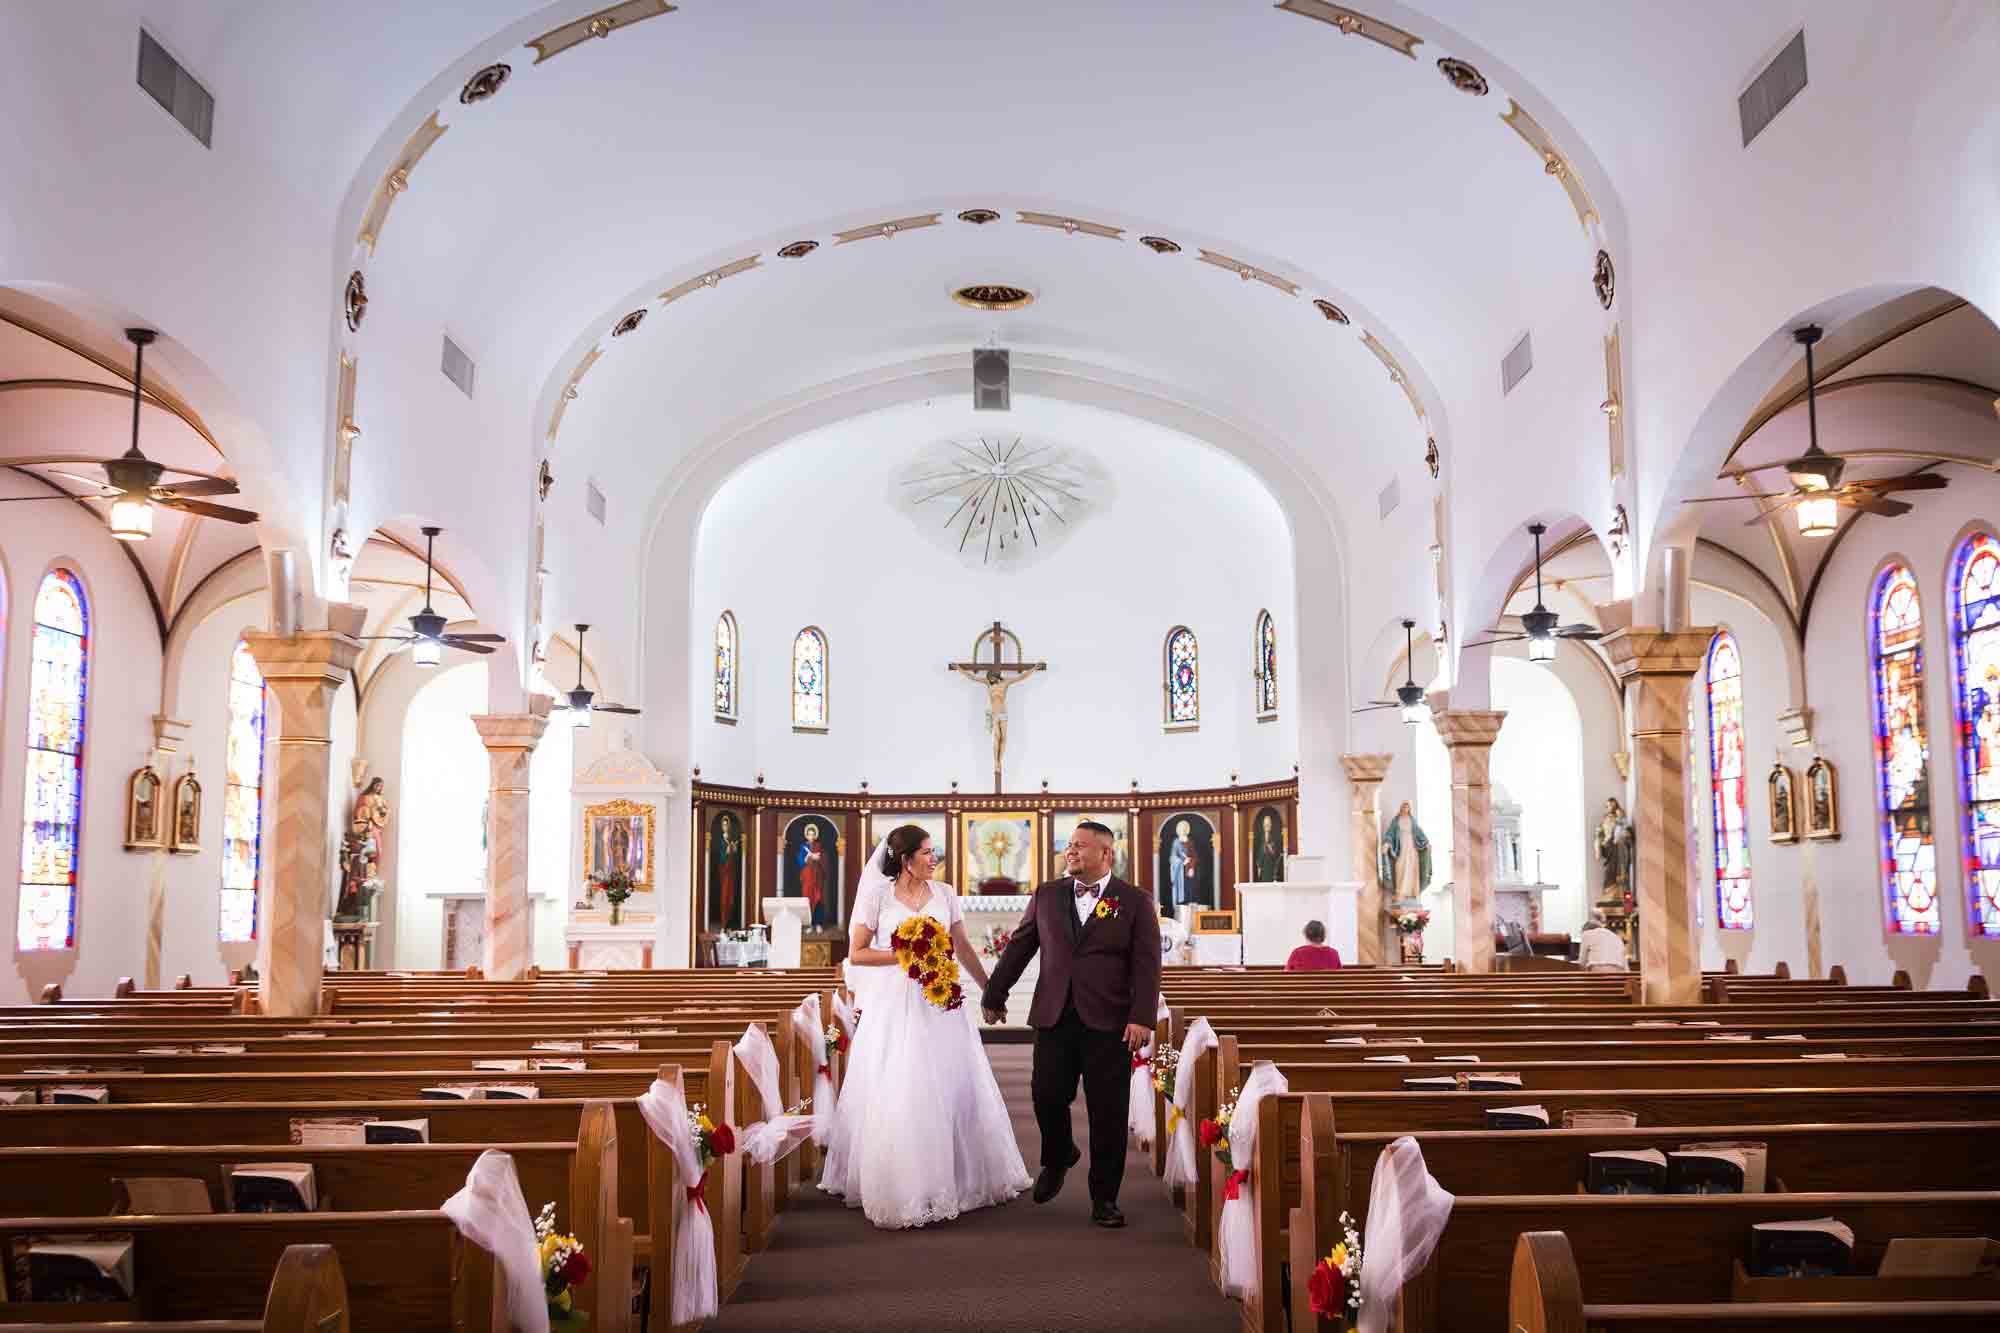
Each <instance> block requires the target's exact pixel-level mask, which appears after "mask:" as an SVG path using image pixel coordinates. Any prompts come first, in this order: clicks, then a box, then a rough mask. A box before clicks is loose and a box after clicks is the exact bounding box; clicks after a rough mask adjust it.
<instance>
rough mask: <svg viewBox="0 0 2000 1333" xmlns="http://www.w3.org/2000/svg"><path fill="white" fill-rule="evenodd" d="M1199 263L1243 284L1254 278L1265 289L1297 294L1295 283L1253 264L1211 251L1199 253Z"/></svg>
mask: <svg viewBox="0 0 2000 1333" xmlns="http://www.w3.org/2000/svg"><path fill="white" fill-rule="evenodd" d="M1201 262H1202V263H1204V264H1213V265H1215V266H1216V267H1217V268H1219V269H1226V270H1227V271H1229V272H1231V273H1234V274H1235V275H1236V276H1237V277H1239V278H1241V279H1243V281H1245V282H1249V281H1250V280H1252V279H1253V278H1254V279H1255V280H1256V281H1258V282H1261V283H1263V284H1264V285H1265V286H1267V287H1275V288H1276V289H1277V290H1279V291H1281V292H1283V293H1284V294H1285V295H1287V296H1297V295H1298V294H1299V285H1298V284H1297V283H1296V282H1290V281H1288V280H1286V279H1284V278H1281V277H1279V276H1278V275H1277V274H1275V273H1272V272H1270V271H1269V270H1268V269H1261V268H1258V267H1257V266H1256V265H1255V264H1246V263H1244V262H1243V261H1242V260H1240V259H1231V258H1230V257H1229V256H1228V255H1224V254H1217V253H1216V252H1215V251H1213V250H1203V251H1202V252H1201ZM1322 313H1324V312H1322Z"/></svg>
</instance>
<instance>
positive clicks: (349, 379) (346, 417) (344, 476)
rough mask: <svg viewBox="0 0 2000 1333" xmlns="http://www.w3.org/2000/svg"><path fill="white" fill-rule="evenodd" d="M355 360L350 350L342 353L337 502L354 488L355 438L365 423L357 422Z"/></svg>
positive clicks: (335, 476)
mask: <svg viewBox="0 0 2000 1333" xmlns="http://www.w3.org/2000/svg"><path fill="white" fill-rule="evenodd" d="M355 370H356V366H355V361H354V358H353V357H351V356H349V355H348V354H347V353H345V352H342V353H341V354H340V388H339V390H338V391H337V397H336V398H335V400H334V419H335V420H337V421H338V422H340V426H339V428H338V429H336V430H335V431H334V433H333V502H334V504H336V505H343V504H346V503H347V500H348V495H349V492H350V490H351V480H350V479H351V478H352V476H353V467H354V442H355V441H356V440H358V439H360V438H361V427H359V426H357V425H355V424H354V381H355Z"/></svg>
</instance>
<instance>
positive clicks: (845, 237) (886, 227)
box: [833, 213, 938, 245]
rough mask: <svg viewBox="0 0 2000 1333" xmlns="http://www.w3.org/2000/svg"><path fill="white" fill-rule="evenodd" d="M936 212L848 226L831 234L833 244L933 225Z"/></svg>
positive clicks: (884, 237)
mask: <svg viewBox="0 0 2000 1333" xmlns="http://www.w3.org/2000/svg"><path fill="white" fill-rule="evenodd" d="M937 224H938V215H937V214H936V213H912V214H911V215H910V216H909V217H906V218H890V219H889V220H888V221H887V222H871V223H869V224H868V225H867V226H865V227H849V228H848V229H847V230H846V231H837V232H835V233H834V234H833V243H834V244H835V245H846V244H847V243H848V242H849V241H866V240H869V239H871V238H873V237H876V236H880V237H882V238H883V239H885V240H886V239H887V238H889V237H891V236H894V235H895V234H896V233H898V232H904V231H915V230H916V229H917V228H919V227H935V226H937Z"/></svg>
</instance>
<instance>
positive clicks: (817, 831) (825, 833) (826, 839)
mask: <svg viewBox="0 0 2000 1333" xmlns="http://www.w3.org/2000/svg"><path fill="white" fill-rule="evenodd" d="M839 828H840V825H839V824H838V823H836V822H835V821H834V820H832V819H829V818H827V817H826V816H825V815H800V816H799V817H798V818H796V819H794V820H793V821H792V822H791V823H790V824H788V825H786V826H785V843H784V847H783V849H782V850H781V852H780V853H779V856H780V861H779V867H778V868H779V872H780V878H779V883H780V885H781V892H782V893H783V895H784V896H785V897H787V898H804V899H805V900H806V902H807V903H808V904H809V905H810V911H811V915H810V918H809V920H808V923H807V924H808V928H809V929H812V930H822V929H828V930H830V929H834V928H836V927H838V926H839V925H840V916H841V913H840V892H841V890H840V852H841V846H840V834H839V832H838V830H839Z"/></svg>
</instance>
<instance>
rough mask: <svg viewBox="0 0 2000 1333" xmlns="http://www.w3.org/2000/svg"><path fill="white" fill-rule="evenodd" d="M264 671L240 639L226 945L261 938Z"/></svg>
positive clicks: (233, 674) (226, 817)
mask: <svg viewBox="0 0 2000 1333" xmlns="http://www.w3.org/2000/svg"><path fill="white" fill-rule="evenodd" d="M264 716H265V693H264V673H263V672H261V671H259V670H258V669H257V659H256V658H254V657H252V656H251V655H250V645H249V644H247V643H244V642H242V641H240V640H239V641H238V642H237V644H236V651H235V652H234V653H232V654H231V655H230V658H229V773H228V785H227V786H225V787H224V788H223V792H222V924H221V932H220V933H221V936H222V941H223V943H225V944H240V943H243V942H245V941H248V940H254V939H256V938H257V884H258V869H259V867H260V866H261V864H262V860H261V848H262V846H263V837H262V835H263V831H264Z"/></svg>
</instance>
